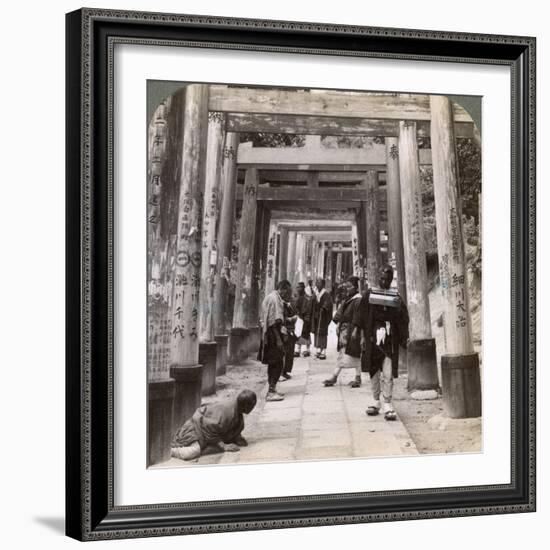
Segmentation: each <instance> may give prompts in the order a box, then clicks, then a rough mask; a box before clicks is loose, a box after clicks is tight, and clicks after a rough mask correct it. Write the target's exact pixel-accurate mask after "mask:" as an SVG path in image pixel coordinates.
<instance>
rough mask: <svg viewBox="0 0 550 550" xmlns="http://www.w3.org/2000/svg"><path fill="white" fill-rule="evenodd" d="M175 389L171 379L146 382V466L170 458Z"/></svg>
mask: <svg viewBox="0 0 550 550" xmlns="http://www.w3.org/2000/svg"><path fill="white" fill-rule="evenodd" d="M175 391H176V384H175V382H174V380H171V379H169V380H161V381H156V382H149V384H148V400H149V406H148V416H149V419H148V426H147V430H148V453H147V466H152V465H153V464H159V463H160V462H166V461H167V460H169V459H170V443H171V441H172V415H173V407H174V396H175Z"/></svg>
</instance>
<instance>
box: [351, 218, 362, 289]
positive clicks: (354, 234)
mask: <svg viewBox="0 0 550 550" xmlns="http://www.w3.org/2000/svg"><path fill="white" fill-rule="evenodd" d="M351 254H352V274H353V275H354V276H355V277H359V289H360V290H362V282H363V281H362V279H363V277H362V271H363V270H362V268H361V263H360V261H359V235H358V231H357V222H353V223H352V224H351Z"/></svg>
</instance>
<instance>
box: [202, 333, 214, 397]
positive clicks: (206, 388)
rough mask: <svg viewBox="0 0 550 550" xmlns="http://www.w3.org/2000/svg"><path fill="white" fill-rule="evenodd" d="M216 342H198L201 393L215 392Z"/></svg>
mask: <svg viewBox="0 0 550 550" xmlns="http://www.w3.org/2000/svg"><path fill="white" fill-rule="evenodd" d="M217 356H218V342H215V341H213V342H201V343H200V344H199V363H200V364H201V365H202V395H212V394H213V393H216V362H217Z"/></svg>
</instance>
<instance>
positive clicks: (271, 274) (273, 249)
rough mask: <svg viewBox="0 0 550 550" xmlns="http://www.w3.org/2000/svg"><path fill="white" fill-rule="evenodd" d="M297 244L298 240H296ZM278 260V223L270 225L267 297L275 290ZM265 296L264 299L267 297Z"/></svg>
mask: <svg viewBox="0 0 550 550" xmlns="http://www.w3.org/2000/svg"><path fill="white" fill-rule="evenodd" d="M294 243H296V239H294ZM276 259H277V223H276V222H275V221H273V220H272V221H271V223H270V224H269V236H268V240H267V260H266V268H265V296H267V295H268V294H269V293H270V292H271V291H273V290H274V289H275V275H276V269H275V260H276ZM265 296H264V297H265Z"/></svg>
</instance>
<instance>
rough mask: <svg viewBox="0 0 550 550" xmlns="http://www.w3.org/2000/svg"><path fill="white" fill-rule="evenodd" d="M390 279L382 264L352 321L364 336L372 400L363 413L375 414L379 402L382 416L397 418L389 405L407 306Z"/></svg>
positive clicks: (404, 338)
mask: <svg viewBox="0 0 550 550" xmlns="http://www.w3.org/2000/svg"><path fill="white" fill-rule="evenodd" d="M392 280H393V268H392V267H391V266H390V265H384V266H382V267H381V268H380V271H379V278H378V284H379V287H378V288H373V289H367V291H366V292H365V293H364V295H363V298H362V299H361V305H360V308H359V311H358V314H359V318H358V320H357V321H356V322H357V324H359V325H360V326H361V328H362V331H363V336H364V340H363V347H364V351H363V355H362V358H361V361H362V370H363V372H368V373H369V374H370V379H371V389H372V398H373V400H374V403H373V405H371V406H369V407H368V408H367V410H366V413H367V414H368V415H369V416H376V415H377V414H378V413H379V411H380V408H381V405H382V412H383V414H384V418H385V419H386V420H395V419H396V418H397V415H396V413H395V410H394V408H393V405H392V396H393V379H394V378H397V376H398V365H399V346H400V345H402V346H406V344H407V341H408V338H409V314H408V311H407V306H406V305H405V303H404V302H403V300H402V298H401V296H399V293H398V292H397V290H395V289H391V288H390V285H391V282H392ZM380 396H382V403H381V400H380Z"/></svg>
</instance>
